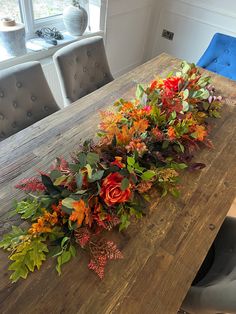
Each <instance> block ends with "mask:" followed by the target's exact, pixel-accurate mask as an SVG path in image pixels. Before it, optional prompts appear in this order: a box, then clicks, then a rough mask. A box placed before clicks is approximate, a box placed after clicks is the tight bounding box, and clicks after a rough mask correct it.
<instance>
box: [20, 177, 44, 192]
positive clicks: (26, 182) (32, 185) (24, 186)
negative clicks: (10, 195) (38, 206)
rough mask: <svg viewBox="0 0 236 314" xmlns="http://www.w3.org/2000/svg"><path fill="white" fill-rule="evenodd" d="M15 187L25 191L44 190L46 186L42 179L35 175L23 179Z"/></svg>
mask: <svg viewBox="0 0 236 314" xmlns="http://www.w3.org/2000/svg"><path fill="white" fill-rule="evenodd" d="M15 188H16V189H19V190H22V191H25V192H44V191H46V187H45V186H44V184H43V183H42V181H41V180H40V179H38V178H36V177H33V178H28V179H23V180H21V181H20V182H19V183H18V184H17V185H16V186H15Z"/></svg>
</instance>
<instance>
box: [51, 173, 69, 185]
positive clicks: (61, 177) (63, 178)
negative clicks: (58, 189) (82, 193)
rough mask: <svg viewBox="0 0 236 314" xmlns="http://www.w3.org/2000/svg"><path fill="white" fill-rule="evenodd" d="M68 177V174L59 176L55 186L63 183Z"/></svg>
mask: <svg viewBox="0 0 236 314" xmlns="http://www.w3.org/2000/svg"><path fill="white" fill-rule="evenodd" d="M66 179H67V176H66V175H62V176H60V177H59V178H57V179H56V180H55V181H54V182H53V184H54V185H55V186H58V185H61V184H62V182H64V181H65V180H66Z"/></svg>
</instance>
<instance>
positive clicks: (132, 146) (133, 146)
mask: <svg viewBox="0 0 236 314" xmlns="http://www.w3.org/2000/svg"><path fill="white" fill-rule="evenodd" d="M125 148H126V150H127V151H128V152H134V151H137V152H138V154H139V156H142V155H143V154H144V153H145V152H146V151H147V150H148V149H147V146H146V144H145V143H144V142H142V140H141V139H134V140H132V141H131V142H130V143H129V145H127V146H126V147H125Z"/></svg>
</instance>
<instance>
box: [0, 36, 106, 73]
mask: <svg viewBox="0 0 236 314" xmlns="http://www.w3.org/2000/svg"><path fill="white" fill-rule="evenodd" d="M103 34H104V33H103V31H97V32H86V33H84V35H82V36H72V35H69V34H68V33H67V32H65V33H64V32H63V35H65V39H64V40H58V44H57V45H56V46H54V45H49V44H47V45H45V46H44V47H42V50H39V51H33V50H30V49H27V53H26V54H24V55H22V56H18V57H9V58H8V59H5V60H3V61H1V59H0V70H2V69H5V68H8V67H11V66H13V65H16V64H19V63H23V62H27V61H40V60H41V59H45V58H48V57H51V56H52V55H53V54H54V53H55V52H56V51H57V50H59V49H60V48H62V47H64V46H66V45H68V44H70V43H72V42H75V41H77V40H81V39H83V38H88V37H91V36H96V35H103ZM29 41H30V40H29Z"/></svg>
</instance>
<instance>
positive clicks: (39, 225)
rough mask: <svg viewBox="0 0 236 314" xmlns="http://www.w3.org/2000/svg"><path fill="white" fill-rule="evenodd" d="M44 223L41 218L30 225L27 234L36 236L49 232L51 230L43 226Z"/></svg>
mask: <svg viewBox="0 0 236 314" xmlns="http://www.w3.org/2000/svg"><path fill="white" fill-rule="evenodd" d="M44 223H45V221H44V219H43V218H42V217H41V218H38V220H37V222H36V223H33V224H32V226H31V228H30V229H29V233H31V234H37V233H48V232H51V231H52V228H51V227H47V226H45V225H44Z"/></svg>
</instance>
